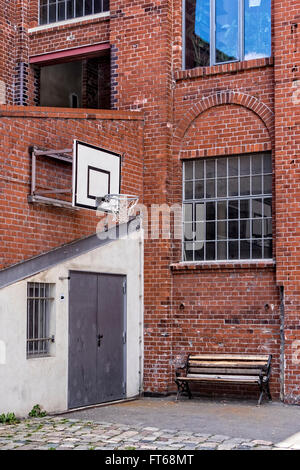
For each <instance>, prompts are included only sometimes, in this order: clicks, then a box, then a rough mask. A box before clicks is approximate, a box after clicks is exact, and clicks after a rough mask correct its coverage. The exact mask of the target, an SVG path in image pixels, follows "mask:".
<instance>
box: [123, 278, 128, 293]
mask: <svg viewBox="0 0 300 470" xmlns="http://www.w3.org/2000/svg"><path fill="white" fill-rule="evenodd" d="M126 290H127V282H126V281H124V282H123V294H124V295H125V294H126Z"/></svg>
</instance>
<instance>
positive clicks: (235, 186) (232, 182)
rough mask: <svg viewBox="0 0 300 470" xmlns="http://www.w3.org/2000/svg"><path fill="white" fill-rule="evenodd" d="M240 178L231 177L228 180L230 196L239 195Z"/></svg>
mask: <svg viewBox="0 0 300 470" xmlns="http://www.w3.org/2000/svg"><path fill="white" fill-rule="evenodd" d="M238 194H239V180H238V178H229V180H228V196H238Z"/></svg>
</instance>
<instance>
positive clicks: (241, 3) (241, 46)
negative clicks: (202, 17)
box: [182, 0, 272, 70]
mask: <svg viewBox="0 0 300 470" xmlns="http://www.w3.org/2000/svg"><path fill="white" fill-rule="evenodd" d="M238 9H239V11H238V21H239V22H238V58H237V59H236V60H229V61H226V62H216V0H210V63H209V66H207V67H212V66H215V65H223V64H231V63H235V62H242V61H244V60H247V59H245V0H238ZM185 14H186V0H182V68H183V70H186V60H185V56H186V50H185V49H186V39H185V36H186V17H185ZM270 55H272V50H271V53H270Z"/></svg>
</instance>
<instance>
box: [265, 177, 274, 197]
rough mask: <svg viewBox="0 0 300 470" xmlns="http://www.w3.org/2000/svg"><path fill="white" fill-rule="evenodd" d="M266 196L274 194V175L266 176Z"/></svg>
mask: <svg viewBox="0 0 300 470" xmlns="http://www.w3.org/2000/svg"><path fill="white" fill-rule="evenodd" d="M263 178H264V194H272V175H264V177H263Z"/></svg>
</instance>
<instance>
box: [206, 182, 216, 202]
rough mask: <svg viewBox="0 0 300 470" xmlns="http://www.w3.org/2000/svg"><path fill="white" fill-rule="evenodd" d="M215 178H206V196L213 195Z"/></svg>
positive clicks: (214, 193)
mask: <svg viewBox="0 0 300 470" xmlns="http://www.w3.org/2000/svg"><path fill="white" fill-rule="evenodd" d="M215 195H216V191H215V180H206V197H207V198H212V197H215Z"/></svg>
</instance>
